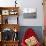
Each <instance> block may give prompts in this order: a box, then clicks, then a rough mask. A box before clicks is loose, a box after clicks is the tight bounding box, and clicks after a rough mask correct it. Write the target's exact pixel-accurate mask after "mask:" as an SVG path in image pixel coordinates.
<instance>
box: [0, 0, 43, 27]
mask: <svg viewBox="0 0 46 46" xmlns="http://www.w3.org/2000/svg"><path fill="white" fill-rule="evenodd" d="M14 1H15V0H14ZM14 1H13V0H9V1H8V0H0V6H2V7H4V6H14V5H15V3H14ZM17 2H18V4H19V6H21V7H20V8H21V9H22V8H37V18H36V19H24V18H23V15H22V14H20V17H19V20H20V22H19V24H20V25H21V26H43V10H42V8H43V7H42V0H21V1H20V0H17Z"/></svg>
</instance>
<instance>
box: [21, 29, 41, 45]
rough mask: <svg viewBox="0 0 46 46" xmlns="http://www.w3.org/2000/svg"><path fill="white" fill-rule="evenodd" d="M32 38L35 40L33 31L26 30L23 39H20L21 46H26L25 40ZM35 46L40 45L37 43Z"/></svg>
mask: <svg viewBox="0 0 46 46" xmlns="http://www.w3.org/2000/svg"><path fill="white" fill-rule="evenodd" d="M32 36H34V37H36V39H37V35H36V33H35V32H34V31H33V29H32V28H28V29H27V30H26V32H25V34H24V37H23V38H22V42H21V46H26V43H25V39H28V38H29V37H32ZM35 46H41V44H40V43H39V42H38V43H37V44H36V45H35Z"/></svg>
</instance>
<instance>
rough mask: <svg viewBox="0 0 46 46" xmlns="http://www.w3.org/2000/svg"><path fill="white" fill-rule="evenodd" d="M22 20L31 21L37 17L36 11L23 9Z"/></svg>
mask: <svg viewBox="0 0 46 46" xmlns="http://www.w3.org/2000/svg"><path fill="white" fill-rule="evenodd" d="M23 17H24V19H31V18H36V17H37V10H36V9H33V8H25V9H24V10H23Z"/></svg>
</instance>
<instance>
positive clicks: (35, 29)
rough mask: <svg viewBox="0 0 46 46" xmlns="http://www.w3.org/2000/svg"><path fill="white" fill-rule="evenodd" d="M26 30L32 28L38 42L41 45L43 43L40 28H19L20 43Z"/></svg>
mask: <svg viewBox="0 0 46 46" xmlns="http://www.w3.org/2000/svg"><path fill="white" fill-rule="evenodd" d="M28 28H32V29H33V30H34V32H36V34H37V37H38V39H39V41H40V42H41V43H43V30H42V26H21V27H20V32H19V39H20V42H21V40H22V38H23V35H24V33H25V31H26V30H27V29H28Z"/></svg>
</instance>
